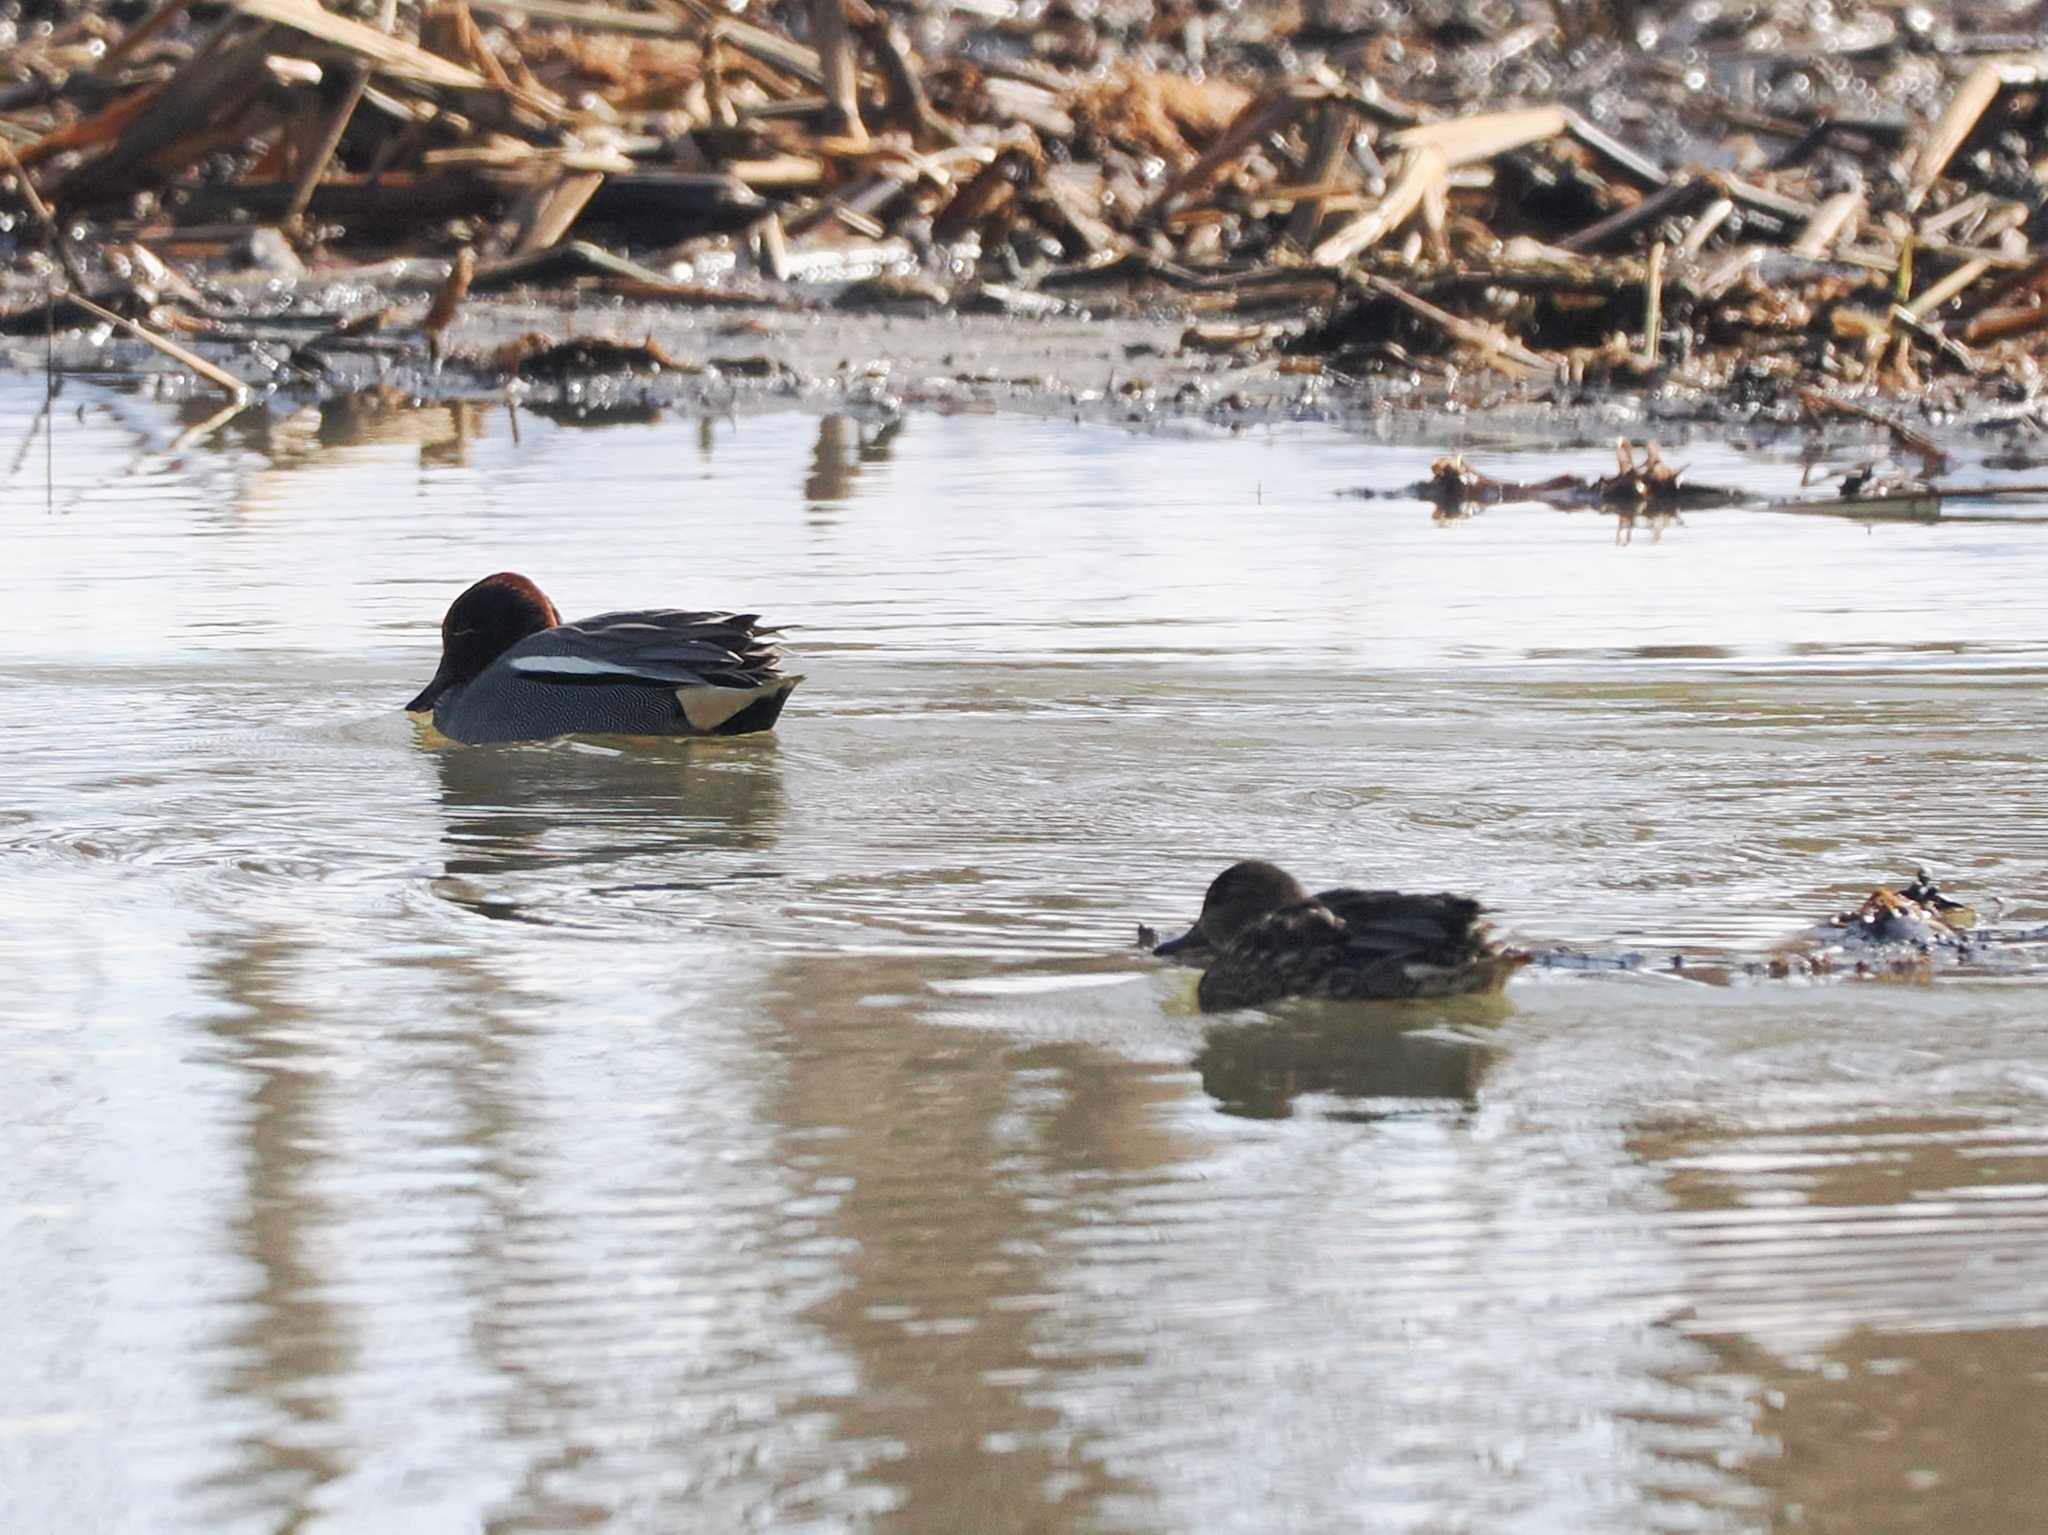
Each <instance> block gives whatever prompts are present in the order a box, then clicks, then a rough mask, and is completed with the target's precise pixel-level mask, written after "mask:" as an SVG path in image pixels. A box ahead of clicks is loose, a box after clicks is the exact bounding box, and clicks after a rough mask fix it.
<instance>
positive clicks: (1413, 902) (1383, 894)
mask: <svg viewBox="0 0 2048 1535" xmlns="http://www.w3.org/2000/svg"><path fill="white" fill-rule="evenodd" d="M1481 911H1482V909H1481V907H1480V905H1479V903H1478V902H1477V901H1475V900H1472V899H1471V898H1469V897H1467V896H1462V895H1411V894H1408V893H1406V892H1404V891H1400V890H1350V889H1337V890H1325V891H1323V892H1321V893H1320V894H1318V895H1313V896H1312V895H1310V894H1309V893H1308V892H1307V891H1306V890H1304V889H1303V888H1302V887H1301V884H1300V882H1299V881H1297V880H1296V879H1295V878H1294V876H1293V875H1291V874H1289V873H1288V872H1287V871H1286V870H1284V869H1281V868H1278V867H1276V866H1274V865H1273V864H1270V863H1265V862H1262V861H1257V860H1253V861H1250V862H1245V863H1236V864H1232V865H1231V866H1230V867H1229V868H1227V869H1225V870H1224V871H1223V872H1222V873H1221V874H1219V875H1217V876H1216V878H1215V880H1214V881H1213V882H1212V883H1211V884H1210V886H1209V890H1208V893H1207V894H1206V895H1205V896H1204V897H1203V898H1202V914H1201V915H1200V916H1199V917H1197V918H1196V919H1195V925H1194V926H1193V927H1191V928H1189V929H1188V930H1187V932H1185V933H1183V934H1182V935H1181V936H1180V937H1178V938H1175V939H1171V940H1169V941H1168V942H1166V943H1162V944H1160V945H1159V946H1158V947H1157V948H1155V949H1154V950H1153V951H1152V952H1153V953H1155V954H1164V955H1179V956H1182V957H1184V958H1186V959H1189V960H1191V961H1193V962H1195V963H1198V964H1203V965H1205V966H1206V968H1205V969H1204V970H1203V972H1202V979H1201V983H1200V985H1199V986H1198V987H1197V989H1196V993H1195V995H1196V999H1197V1000H1198V1001H1199V1002H1200V1004H1201V1007H1202V1010H1203V1011H1204V1012H1210V1013H1214V1012H1223V1011H1226V1010H1228V1009H1230V1008H1235V1007H1257V1006H1260V1005H1262V1004H1264V1003H1267V1002H1277V1001H1279V1000H1280V999H1281V998H1283V997H1323V998H1328V999H1331V1000H1333V1001H1347V1002H1349V1001H1396V1000H1400V999H1403V998H1411V997H1448V996H1456V995H1460V994H1462V993H1468V992H1492V991H1499V990H1500V988H1501V987H1502V986H1504V985H1506V984H1507V979H1508V977H1509V976H1510V975H1512V974H1514V972H1515V971H1516V970H1518V969H1520V968H1521V967H1522V966H1523V965H1525V964H1527V963H1528V962H1529V956H1528V955H1526V954H1523V953H1519V952H1517V951H1515V950H1512V949H1503V948H1501V947H1500V946H1499V945H1497V944H1496V943H1495V942H1494V941H1493V938H1492V936H1491V934H1490V933H1489V932H1488V930H1487V926H1486V924H1485V922H1483V921H1482V920H1481Z"/></svg>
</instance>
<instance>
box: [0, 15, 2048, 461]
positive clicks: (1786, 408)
mask: <svg viewBox="0 0 2048 1535" xmlns="http://www.w3.org/2000/svg"><path fill="white" fill-rule="evenodd" d="M9 15H10V16H12V17H15V18H16V19H9V20H5V21H0V27H4V28H5V29H6V30H7V32H8V34H9V35H8V37H7V42H8V44H9V46H8V48H7V50H6V51H5V54H4V57H0V262H4V263H5V265H6V270H7V271H8V273H9V274H11V279H12V280H11V281H9V282H5V283H0V329H4V330H7V331H11V332H13V333H16V334H24V333H28V334H32V333H34V332H35V331H36V330H37V329H38V328H53V329H54V328H77V327H88V328H89V327H91V326H94V325H97V324H104V323H106V322H104V321H103V320H101V319H100V318H99V316H98V315H97V314H96V313H95V312H94V311H93V310H91V309H88V308H85V307H83V306H82V305H81V304H79V303H74V302H72V296H76V297H77V298H79V299H82V300H85V301H88V302H89V303H91V304H93V305H97V306H98V307H99V308H100V309H102V310H106V311H110V312H112V313H114V314H118V315H120V316H121V317H122V318H123V319H124V320H125V321H127V322H128V324H129V325H130V326H131V327H134V330H133V331H132V332H131V333H132V334H137V335H140V336H142V337H143V338H144V339H145V340H149V341H150V344H151V345H156V343H157V341H158V340H162V339H165V338H167V336H168V334H169V333H171V332H175V331H178V330H180V329H185V330H187V331H188V332H190V333H191V335H192V337H193V339H195V340H196V341H197V342H198V343H200V344H203V345H205V346H206V347H207V348H208V350H209V352H211V353H213V354H214V362H215V365H216V366H220V367H226V368H227V369H228V371H230V372H231V373H233V374H234V375H235V376H236V377H237V378H241V379H248V380H249V381H254V379H253V377H251V373H252V370H251V369H250V368H248V367H246V366H244V364H243V363H242V362H238V361H237V359H236V357H235V356H234V355H233V348H234V346H235V345H236V343H235V342H234V340H233V339H232V337H231V333H218V332H216V333H208V332H207V331H206V328H205V326H204V325H202V324H200V323H199V322H200V321H202V320H209V319H210V320H219V319H221V318H222V317H223V316H222V314H221V313H220V309H221V306H222V305H223V304H225V306H226V309H227V311H228V313H229V314H230V315H240V316H243V317H252V316H266V317H267V316H275V315H278V314H282V313H287V312H292V311H305V310H311V309H322V308H324V307H325V304H324V300H323V297H322V295H323V291H324V284H325V283H326V282H327V281H328V279H329V277H330V276H331V275H332V274H336V273H339V272H342V271H357V272H360V271H363V270H365V269H366V268H370V267H373V266H377V265H379V264H381V263H385V262H389V261H392V260H396V259H400V258H405V259H414V258H422V257H424V258H431V259H434V260H437V261H441V262H451V263H459V264H458V265H457V266H454V267H451V268H450V270H452V271H460V272H463V273H465V274H466V282H467V289H466V292H467V293H475V294H484V293H490V292H505V291H514V292H529V291H548V292H568V293H572V294H575V295H578V296H591V297H606V298H617V299H628V300H632V301H635V302H640V303H648V304H670V305H675V306H679V307H703V306H711V305H725V304H757V305H764V306H783V307H792V306H796V305H800V304H808V303H811V302H814V299H813V297H812V295H813V294H814V293H815V292H816V291H817V290H820V289H822V290H823V295H822V296H823V297H824V298H825V299H826V300H827V301H829V300H830V299H831V298H832V297H833V296H834V295H835V294H837V295H838V296H839V301H840V302H841V303H843V304H845V305H846V306H848V307H858V308H869V309H879V310H881V311H883V312H892V313H893V312H902V313H912V314H918V313H936V312H940V311H942V310H947V309H957V310H960V311H962V312H995V313H1000V314H1003V315H1007V316H1013V317H1017V318H1020V319H1029V318H1034V317H1041V316H1047V315H1053V314H1071V313H1076V312H1079V311H1080V310H1085V311H1086V312H1088V313H1104V314H1109V313H1125V314H1151V313H1155V312H1157V311H1159V310H1161V309H1171V310H1174V311H1179V312H1184V313H1185V314H1187V316H1188V317H1189V319H1190V321H1191V328H1190V329H1189V331H1188V339H1187V342H1186V343H1185V347H1186V350H1188V351H1189V352H1191V353H1194V354H1197V355H1204V354H1206V355H1211V356H1214V357H1216V358H1218V359H1220V360H1222V361H1224V362H1228V363H1232V364H1241V363H1244V362H1246V361H1247V360H1256V359H1261V358H1273V357H1275V356H1280V357H1282V358H1284V360H1285V361H1284V365H1285V366H1287V367H1290V368H1292V369H1294V370H1296V371H1299V372H1301V373H1303V375H1304V376H1305V377H1306V376H1315V377H1323V378H1329V379H1332V380H1335V381H1338V382H1344V381H1349V380H1359V379H1369V378H1375V377H1377V378H1382V379H1386V380H1390V381H1392V382H1393V383H1394V384H1396V385H1399V386H1401V387H1406V388H1419V389H1422V390H1424V391H1426V392H1429V393H1431V394H1434V395H1473V394H1478V395H1488V394H1494V395H1498V394H1500V393H1502V392H1508V393H1519V394H1523V395H1536V396H1545V397H1549V398H1554V399H1556V400H1558V401H1560V402H1565V403H1569V402H1570V401H1572V400H1574V399H1576V398H1578V397H1579V395H1580V393H1581V392H1582V391H1585V390H1588V389H1605V390H1614V389H1620V390H1629V391H1655V392H1661V393H1663V394H1666V395H1672V396H1681V397H1690V398H1693V399H1696V400H1699V401H1702V402H1707V401H1712V402H1717V403H1718V404H1720V405H1722V406H1724V407H1726V408H1730V409H1740V410H1747V411H1774V412H1778V413H1780V414H1784V415H1788V416H1796V415H1798V414H1800V413H1806V414H1809V415H1814V416H1820V415H1852V416H1862V417H1863V418H1864V419H1865V420H1866V421H1872V420H1875V421H1876V422H1877V423H1878V424H1880V425H1881V426H1882V427H1883V429H1885V430H1886V431H1888V432H1889V433H1891V434H1892V436H1893V438H1894V440H1895V444H1896V445H1897V446H1899V447H1900V448H1901V449H1903V450H1906V451H1912V452H1918V453H1921V454H1923V456H1925V457H1926V458H1927V460H1928V471H1929V472H1930V473H1934V472H1938V471H1939V467H1940V465H1939V461H1938V454H1937V453H1935V452H1933V451H1931V449H1932V444H1931V439H1928V438H1926V437H1925V435H1924V434H1922V433H1919V432H1918V429H1917V428H1915V427H1914V426H1913V425H1911V424H1910V423H1909V422H1908V421H1907V420H1906V416H1907V415H1908V413H1909V412H1912V411H1925V410H1930V409H1939V408H1943V407H1944V406H1949V405H1954V404H1956V403H1958V402H1969V401H1973V400H1974V401H1986V400H1992V399H1996V398H2004V399H2006V400H2013V399H2024V400H2032V399H2033V398H2034V397H2035V396H2036V395H2037V394H2038V392H2039V390H2040V380H2041V369H2040V363H2041V349H2042V348H2043V347H2044V345H2048V256H2044V255H2043V253H2042V252H2041V251H2040V249H2039V248H2038V246H2037V243H2036V242H2037V241H2038V240H2039V239H2040V238H2041V237H2042V236H2043V234H2044V233H2048V160H2044V159H2043V157H2042V156H2041V155H2040V153H2039V149H2038V140H2039V134H2038V128H2039V123H2040V120H2041V117H2042V114H2043V112H2044V111H2048V55H2044V54H2043V53H2041V52H2039V51H2038V49H2039V43H2038V38H2037V37H2036V36H2035V33H2034V21H2033V15H2032V12H2031V11H2029V10H2028V9H2026V8H2025V7H2022V6H2018V5H2015V4H2009V3H2008V4H1994V5H1992V6H1989V7H1973V8H1969V9H1965V8H1963V7H1961V6H1956V5H1950V6H1948V7H1941V6H1914V7H1911V8H1908V9H1904V10H1901V9H1900V8H1898V7H1895V6H1889V5H1879V4H1876V3H1874V0H1847V3H1845V4H1842V5H1837V6H1808V5H1803V4H1793V3H1792V0H1761V3H1748V0H1745V3H1744V4H1741V5H1736V4H1733V3H1732V0H1702V3H1700V4H1698V5H1691V6H1685V7H1677V6H1665V7H1647V6H1621V7H1615V6H1604V5H1590V4H1589V5H1576V4H1575V5H1558V4H1551V3H1547V0H1504V3H1503V4H1501V5H1498V6H1495V7H1493V8H1492V9H1491V10H1488V11H1487V12H1486V14H1485V17H1484V18H1483V20H1482V19H1481V18H1480V16H1479V13H1478V12H1477V11H1474V10H1472V9H1471V8H1470V7H1469V6H1463V5H1457V4H1442V3H1435V0H1432V3H1429V4H1417V5H1414V6H1399V7H1388V6H1380V7H1358V6H1353V7H1341V6H1331V5H1327V4H1320V3H1319V4H1312V5H1306V6H1302V7H1298V8H1297V7H1269V6H1207V5H1202V6H1197V5H1190V4H1187V3H1185V0H1139V3H1137V4H1135V5H1125V6H1093V5H1069V4H1064V3H1055V4H1052V5H1049V6H1046V5H1033V4H1016V3H1012V0H974V3H971V4H958V3H956V4H946V5H939V4H934V3H929V0H895V3H887V4H885V3H880V0H774V3H771V0H731V3H727V4H711V3H708V0H326V3H322V0H226V3H216V4H206V5H188V4H185V3H183V0H162V3H159V4H155V5H142V4H126V5H120V6H113V7H107V6H98V5H90V4H86V3H84V0H46V3H42V4H39V5H35V6H27V7H21V8H19V9H18V11H16V12H10V13H9ZM134 250H142V251H146V252H149V253H150V254H151V257H152V259H154V260H157V261H158V262H159V263H160V264H165V265H170V266H173V267H176V268H178V269H180V270H182V271H183V272H184V273H185V274H188V276H189V277H191V278H193V279H202V278H205V279H211V278H216V277H220V278H225V277H227V276H229V275H233V276H235V277H236V279H237V284H236V286H235V287H234V290H233V292H232V294H225V293H224V292H210V295H209V297H208V299H207V300H206V301H205V302H198V303H195V302H194V300H193V298H192V296H191V295H190V294H187V293H182V292H177V291H172V290H171V289H169V288H165V287H163V286H161V285H158V286H154V287H152V288H151V289H150V291H148V292H146V293H145V292H144V291H143V289H144V287H145V285H144V284H143V283H142V282H141V281H140V280H139V279H138V278H137V277H136V275H135V269H134V263H133V261H132V260H130V259H128V258H127V257H126V256H124V255H122V254H121V253H123V252H128V251H134ZM387 270H389V271H392V272H396V271H397V268H387ZM201 286H205V284H203V283H202V284H201ZM444 292H445V289H444ZM464 296H466V294H457V295H456V298H455V305H456V308H457V309H459V305H460V302H461V300H462V298H463V297H464ZM401 301H402V302H406V303H417V302H418V296H417V295H416V294H406V295H401V294H400V293H398V292H397V291H396V288H395V279H394V284H393V286H388V287H386V288H385V289H384V290H383V291H380V292H374V293H359V294H358V296H357V298H356V299H355V300H354V301H353V303H352V305H351V307H354V308H369V309H383V308H386V307H389V306H390V305H392V304H394V303H398V302H401ZM1077 306H1078V308H1077ZM442 307H443V308H446V306H445V305H444V306H442ZM454 313H455V310H453V309H451V310H449V311H448V312H447V313H443V312H442V309H440V308H437V309H436V310H434V311H433V312H432V313H430V314H428V315H427V316H426V318H425V320H424V321H420V322H415V324H414V326H412V327H411V328H409V329H408V330H407V332H406V334H408V335H409V336H410V337H411V339H412V341H413V344H415V345H417V346H418V347H420V348H421V349H422V350H423V351H427V352H429V353H431V355H432V356H433V357H434V358H436V359H439V358H440V357H441V355H442V353H443V352H444V351H445V350H446V347H445V340H446V334H447V328H448V325H449V323H450V322H451V320H452V318H453V315H454ZM327 318H328V320H329V322H330V323H333V324H340V323H345V322H346V321H347V320H348V319H350V318H351V315H350V314H349V313H347V312H343V313H340V314H331V315H329V316H328V317H327ZM436 321H438V322H439V323H435V322H436ZM158 350H159V351H162V350H163V349H162V348H161V347H159V348H158ZM188 350H189V349H188ZM164 355H165V356H166V357H168V358H171V359H172V360H174V361H175V360H176V354H174V353H170V352H165V353H164ZM178 365H179V366H183V367H187V368H189V366H190V365H189V364H187V363H179V364H178ZM191 371H194V372H198V371H200V370H196V369H193V370H191ZM1885 397H1891V398H1892V399H1894V400H1896V401H1897V402H1899V403H1898V405H1897V406H1896V407H1887V408H1885V409H1882V410H1880V409H1879V406H1878V405H1876V404H1873V403H1872V402H1873V401H1879V402H1881V401H1882V400H1883V399H1884V398H1885ZM1916 437H1917V438H1918V440H1917V441H1916V440H1915V438H1916ZM1650 473H1651V470H1650V469H1648V468H1646V467H1645V466H1643V465H1641V464H1638V465H1637V466H1635V468H1634V469H1633V470H1624V471H1623V477H1624V478H1627V477H1628V476H1629V475H1631V474H1633V475H1634V476H1635V478H1636V479H1637V480H1643V479H1644V476H1646V475H1648V474H1650ZM1632 483H1633V482H1632ZM1640 488H1643V489H1644V490H1645V497H1643V498H1642V499H1649V500H1655V499H1656V497H1657V496H1658V495H1660V494H1662V493H1663V492H1662V491H1661V490H1660V489H1659V488H1658V487H1657V486H1656V485H1654V484H1651V483H1649V482H1648V481H1647V480H1645V481H1644V484H1643V486H1642V487H1640Z"/></svg>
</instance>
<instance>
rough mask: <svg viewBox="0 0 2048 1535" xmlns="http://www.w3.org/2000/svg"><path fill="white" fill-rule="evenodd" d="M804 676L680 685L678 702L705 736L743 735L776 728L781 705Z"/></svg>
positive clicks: (694, 726) (686, 716)
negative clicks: (733, 684) (754, 683)
mask: <svg viewBox="0 0 2048 1535" xmlns="http://www.w3.org/2000/svg"><path fill="white" fill-rule="evenodd" d="M803 680H804V679H803V678H802V677H771V678H769V679H768V681H766V682H764V683H762V684H761V685H760V686H758V687H751V688H722V687H716V686H713V685H712V684H710V683H705V684H703V685H701V686H698V687H688V688H677V689H676V702H677V704H679V705H680V706H681V707H682V711H683V718H684V719H685V720H686V721H687V722H688V723H689V726H690V729H691V730H692V731H693V732H694V733H696V734H697V735H702V736H743V735H751V734H753V733H754V732H755V731H758V730H773V729H774V728H775V721H776V720H777V719H778V718H780V717H781V714H782V706H783V705H784V704H786V703H787V702H789V695H790V694H791V693H792V692H793V691H794V690H795V688H796V685H797V684H798V683H799V682H802V681H803Z"/></svg>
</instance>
